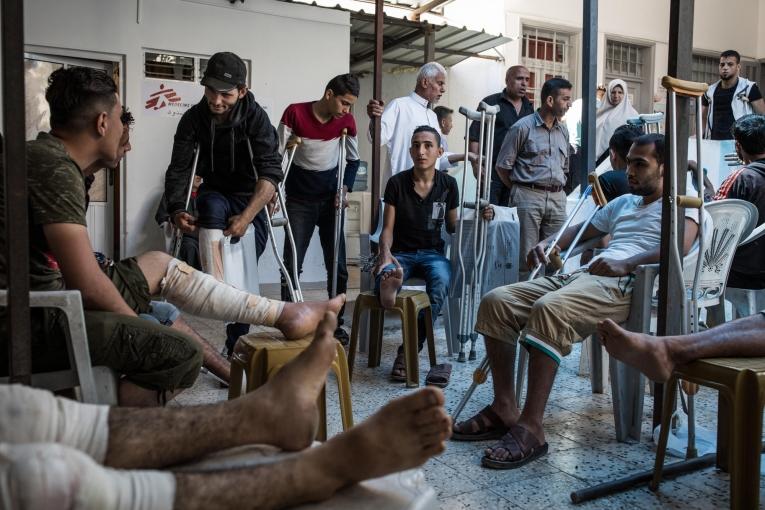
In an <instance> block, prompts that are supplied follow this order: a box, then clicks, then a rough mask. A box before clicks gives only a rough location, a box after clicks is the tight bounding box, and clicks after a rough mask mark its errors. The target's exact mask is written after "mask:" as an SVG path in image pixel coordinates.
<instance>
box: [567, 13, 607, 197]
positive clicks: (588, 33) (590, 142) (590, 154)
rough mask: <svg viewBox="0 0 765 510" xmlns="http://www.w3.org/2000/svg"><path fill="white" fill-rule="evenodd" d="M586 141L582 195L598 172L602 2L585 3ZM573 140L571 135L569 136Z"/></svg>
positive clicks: (581, 167)
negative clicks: (597, 98) (589, 178)
mask: <svg viewBox="0 0 765 510" xmlns="http://www.w3.org/2000/svg"><path fill="white" fill-rule="evenodd" d="M582 4H583V7H584V12H583V14H582V32H583V33H582V139H581V146H580V147H579V151H580V155H579V175H577V176H573V175H572V176H569V178H578V179H579V193H580V194H583V193H584V188H585V184H586V183H587V174H589V173H590V172H591V171H593V170H595V159H596V158H597V157H598V156H599V155H600V154H595V88H596V81H597V77H598V0H582ZM569 136H571V133H569Z"/></svg>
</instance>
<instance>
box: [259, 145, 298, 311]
mask: <svg viewBox="0 0 765 510" xmlns="http://www.w3.org/2000/svg"><path fill="white" fill-rule="evenodd" d="M301 143H302V140H301V139H300V138H299V137H297V136H293V137H290V139H289V140H287V144H286V145H285V148H284V154H283V155H282V174H283V178H282V181H281V182H280V183H279V184H278V185H277V186H276V201H277V202H276V203H277V206H278V207H275V208H274V209H273V211H268V210H266V212H267V214H266V216H267V217H268V222H267V223H266V226H267V227H268V238H269V240H270V244H271V250H272V251H273V253H274V258H275V259H276V262H277V264H279V268H280V269H281V272H282V274H283V275H284V281H285V283H286V284H287V289H288V290H289V293H290V299H291V300H292V301H293V302H302V301H303V291H302V289H301V288H300V280H299V279H298V267H297V251H296V250H295V238H294V237H293V236H292V227H291V226H290V219H289V215H288V214H287V205H286V200H285V198H284V185H285V184H284V183H286V182H287V176H288V175H289V171H290V167H291V166H292V160H293V159H294V157H295V151H296V150H297V148H298V146H299V145H300V144H301ZM247 148H248V149H249V151H250V161H252V158H253V153H252V146H251V145H250V140H249V139H247ZM253 171H254V172H255V177H256V178H257V171H256V170H255V166H254V164H253ZM278 211H281V217H276V214H277V212H278ZM277 227H283V228H284V237H285V239H284V242H285V243H289V244H290V246H291V247H292V271H293V274H292V275H290V274H289V271H287V266H286V265H285V264H284V260H283V259H282V257H281V255H279V248H278V247H277V246H276V236H275V235H274V228H277Z"/></svg>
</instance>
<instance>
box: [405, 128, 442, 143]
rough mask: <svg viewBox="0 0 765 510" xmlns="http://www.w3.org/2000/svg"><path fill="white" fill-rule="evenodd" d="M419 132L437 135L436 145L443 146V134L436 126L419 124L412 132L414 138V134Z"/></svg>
mask: <svg viewBox="0 0 765 510" xmlns="http://www.w3.org/2000/svg"><path fill="white" fill-rule="evenodd" d="M417 133H431V134H432V135H433V136H435V137H436V145H438V146H439V147H440V146H441V135H440V133H439V132H438V130H437V129H436V128H434V127H431V126H417V127H416V128H415V129H414V132H413V133H412V138H414V135H416V134H417Z"/></svg>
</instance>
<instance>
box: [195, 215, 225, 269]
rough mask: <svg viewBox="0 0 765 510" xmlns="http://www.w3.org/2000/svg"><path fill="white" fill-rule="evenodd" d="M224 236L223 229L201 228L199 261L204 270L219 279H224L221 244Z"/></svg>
mask: <svg viewBox="0 0 765 510" xmlns="http://www.w3.org/2000/svg"><path fill="white" fill-rule="evenodd" d="M224 237H225V236H224V235H223V231H222V230H218V229H214V228H200V229H199V261H200V262H201V263H202V270H203V271H204V272H205V273H207V274H209V275H212V277H213V278H215V279H216V280H219V281H223V259H222V258H221V252H220V245H221V241H222V240H223V238H224Z"/></svg>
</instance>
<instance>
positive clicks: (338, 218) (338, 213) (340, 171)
mask: <svg viewBox="0 0 765 510" xmlns="http://www.w3.org/2000/svg"><path fill="white" fill-rule="evenodd" d="M347 139H348V129H347V128H344V129H343V134H342V136H341V137H340V161H338V162H337V197H338V200H339V202H338V205H337V209H336V210H335V237H334V243H333V247H334V251H333V253H332V292H331V295H330V297H331V298H333V297H335V296H337V270H338V265H339V264H340V260H339V259H340V236H341V234H342V231H343V209H344V207H343V201H344V199H345V192H344V191H343V179H344V177H345V165H346V161H345V158H346V147H345V143H346V141H347Z"/></svg>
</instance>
